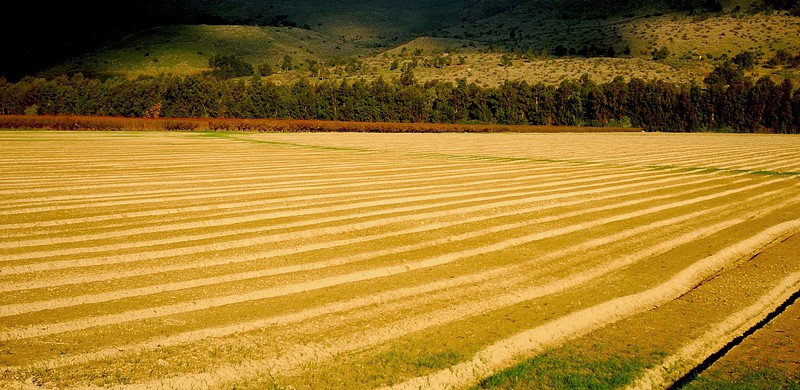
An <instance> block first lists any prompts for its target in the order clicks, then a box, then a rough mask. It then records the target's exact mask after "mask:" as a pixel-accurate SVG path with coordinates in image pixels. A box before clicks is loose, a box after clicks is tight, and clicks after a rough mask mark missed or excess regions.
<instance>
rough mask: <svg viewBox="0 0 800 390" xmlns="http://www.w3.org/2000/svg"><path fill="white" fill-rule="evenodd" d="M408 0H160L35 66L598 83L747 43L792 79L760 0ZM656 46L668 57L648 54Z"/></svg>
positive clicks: (775, 27)
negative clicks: (129, 23)
mask: <svg viewBox="0 0 800 390" xmlns="http://www.w3.org/2000/svg"><path fill="white" fill-rule="evenodd" d="M417 3H418V4H417V6H416V7H409V6H408V1H404V2H401V1H397V0H384V1H377V2H375V1H363V0H362V1H357V2H355V3H352V2H348V4H347V5H343V4H342V3H341V2H335V1H329V0H324V1H311V0H302V1H295V2H290V3H287V2H279V1H269V0H267V1H259V2H254V1H242V0H219V1H197V2H188V1H179V0H172V1H167V2H162V3H160V5H158V7H161V8H158V9H159V10H161V11H163V10H165V9H166V10H167V12H166V13H162V14H161V15H162V16H161V18H162V20H161V21H162V22H165V23H168V22H171V21H174V22H180V23H176V24H166V25H159V26H145V25H139V26H137V28H136V29H135V30H132V31H129V32H128V33H127V34H125V35H124V36H121V37H115V36H114V35H113V34H110V35H109V36H110V37H114V38H113V39H110V40H109V41H106V42H104V43H103V44H102V45H99V44H98V45H97V46H96V47H94V48H93V49H92V50H88V51H85V52H84V53H79V52H78V51H76V54H75V55H71V56H67V58H66V59H62V60H59V61H55V62H54V63H53V64H52V65H49V66H47V67H46V69H40V70H37V71H36V74H38V75H42V76H45V77H49V76H53V75H57V74H61V73H67V74H70V73H75V72H81V73H84V74H86V75H91V76H96V77H102V78H105V77H112V76H114V77H123V78H126V77H127V78H130V77H137V76H140V75H154V74H158V73H175V74H191V73H198V72H202V71H205V70H209V59H210V58H211V57H212V56H214V55H217V54H219V55H233V56H237V57H239V58H241V59H242V60H244V61H246V62H248V63H250V64H252V65H254V67H255V68H256V69H258V67H259V65H263V64H268V65H269V68H271V72H269V73H272V74H267V76H268V78H269V79H271V80H273V81H275V82H278V83H283V82H289V81H292V80H295V79H297V78H298V77H308V78H311V79H314V78H320V79H330V78H337V79H339V78H345V77H347V78H364V79H368V80H371V79H375V78H377V77H384V78H387V79H391V78H396V77H399V76H400V74H401V72H402V70H403V69H406V68H409V67H413V72H414V75H415V77H416V78H417V79H418V80H420V81H427V80H432V79H440V80H451V81H454V80H456V79H462V78H463V79H467V80H468V81H470V82H471V81H475V82H478V83H479V84H484V85H487V86H488V85H497V84H499V83H501V82H503V81H504V80H517V79H520V80H526V81H528V82H529V83H536V82H545V83H559V82H560V81H562V80H563V79H565V78H578V77H580V76H581V75H582V74H584V73H588V74H589V75H590V76H591V77H592V78H593V79H595V80H597V81H606V80H611V79H613V78H614V77H618V76H620V77H623V78H626V79H630V78H632V77H639V78H645V79H659V80H665V81H671V82H689V81H695V82H701V81H702V79H703V78H704V77H705V76H706V75H707V74H708V73H709V72H710V70H711V69H713V68H714V67H715V66H716V65H718V64H720V63H722V62H724V61H726V60H728V59H731V58H734V57H735V56H737V55H739V54H741V53H743V52H749V53H751V54H752V58H753V59H754V62H755V67H753V68H752V69H750V70H749V71H750V73H751V74H754V75H758V76H763V75H774V76H776V77H789V78H792V79H795V80H800V71H799V70H798V68H797V67H794V68H792V67H789V66H785V65H784V64H780V63H778V64H774V63H773V64H768V62H769V61H770V60H771V59H773V58H774V57H775V56H776V53H778V51H779V50H782V51H783V52H782V54H786V53H788V54H790V55H792V56H796V55H798V54H800V17H798V16H795V15H794V14H796V13H797V12H794V14H793V13H792V12H791V11H787V10H775V9H774V6H771V5H765V4H763V3H760V2H753V1H739V0H736V1H733V0H729V1H723V2H721V3H720V2H715V1H706V2H697V1H689V0H666V1H657V0H652V1H645V2H634V1H618V2H613V3H606V2H597V1H587V0H533V1H522V0H486V1H479V0H462V1H455V2H452V1H451V2H446V1H439V0H427V1H418V2H417ZM784 3H786V4H784V5H783V6H782V7H783V8H790V6H791V5H792V4H790V3H791V2H788V3H787V2H784ZM715 4H716V5H715ZM787 4H788V5H787ZM717 6H718V8H715V7H717ZM142 7H144V6H142ZM137 9H141V7H140V8H137ZM169 15H173V16H172V17H170V16H169ZM178 15H179V16H178ZM153 23H155V22H153ZM657 51H661V53H665V54H666V55H665V56H662V57H661V58H657V59H654V53H655V52H657ZM287 58H288V59H289V60H290V62H291V66H286V61H287Z"/></svg>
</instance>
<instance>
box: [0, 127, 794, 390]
mask: <svg viewBox="0 0 800 390" xmlns="http://www.w3.org/2000/svg"><path fill="white" fill-rule="evenodd" d="M0 145H2V148H0V194H2V195H3V197H4V200H5V202H4V203H3V204H2V205H0V235H2V236H3V237H6V239H4V240H3V242H2V243H0V290H2V292H3V294H2V295H0V351H2V352H4V353H3V354H0V360H1V361H2V365H4V366H6V368H5V369H4V370H3V371H2V376H0V379H2V380H4V381H5V382H4V383H5V384H8V385H9V386H12V387H13V386H24V385H25V384H26V383H27V384H28V385H37V384H41V385H53V386H58V387H82V386H88V385H97V386H117V385H118V386H123V387H129V386H130V387H154V388H157V387H176V388H189V387H192V386H194V387H198V386H199V387H212V388H217V387H229V386H231V385H233V384H236V385H237V386H244V387H248V386H252V387H259V386H261V385H263V384H264V382H273V381H274V382H275V383H277V384H291V385H292V386H294V387H297V388H302V387H320V386H325V387H352V386H358V387H383V386H391V385H397V384H400V385H401V387H418V386H423V387H435V388H439V387H442V388H447V387H458V386H463V385H469V384H472V383H474V382H475V381H476V380H478V379H480V378H482V377H485V376H486V375H489V374H491V373H493V372H495V371H497V370H499V369H502V368H504V367H507V366H509V365H511V364H514V362H516V361H518V360H519V359H520V358H524V357H526V356H531V355H532V354H536V353H539V352H541V351H542V350H544V349H545V348H550V347H557V346H559V345H562V344H563V343H568V342H570V340H576V339H580V338H582V337H583V338H585V337H588V336H587V335H590V334H591V333H592V332H594V331H598V330H601V329H604V328H606V327H607V326H608V325H610V324H614V323H622V322H624V321H626V320H629V319H634V318H639V317H640V316H642V315H645V314H646V313H647V312H648V311H649V310H651V309H652V308H653V307H661V306H664V305H667V304H670V303H671V302H673V301H675V300H676V299H679V297H682V296H684V295H685V294H686V293H687V292H689V291H693V290H694V289H696V286H697V285H699V284H703V283H704V282H705V281H707V280H709V279H713V278H715V277H718V276H719V275H722V274H726V273H727V272H729V270H731V269H736V268H737V267H739V266H740V265H741V264H744V263H745V262H747V260H748V259H749V258H750V257H752V255H754V254H757V253H759V252H760V251H762V250H763V249H764V248H765V247H767V246H768V245H770V244H773V243H775V242H779V241H780V240H782V239H784V238H786V237H789V236H792V235H794V234H797V233H798V232H800V222H798V221H800V207H798V204H800V181H799V178H800V173H798V171H800V139H799V138H797V137H783V136H759V135H754V136H744V135H687V134H683V135H678V134H674V135H673V134H645V133H642V134H490V135H487V134H230V135H228V134H193V133H77V132H76V133H59V132H0ZM781 272H782V273H778V274H774V275H772V274H771V279H767V280H768V281H763V284H764V286H763V290H759V291H761V292H759V293H758V294H761V295H758V296H750V297H747V298H746V299H745V298H742V299H740V301H741V302H740V304H738V305H731V306H730V308H729V309H726V310H728V311H727V312H721V313H720V314H719V320H711V319H710V320H709V323H707V324H705V325H703V326H718V325H719V326H722V325H724V326H722V328H720V329H723V330H720V332H722V333H720V334H724V335H725V337H723V338H728V337H733V336H731V335H734V334H735V333H736V332H738V331H739V328H740V327H742V326H745V325H746V324H747V323H749V321H752V320H753V319H757V318H758V317H759V316H762V313H763V312H764V311H766V312H769V310H770V307H772V306H775V305H777V304H779V302H778V301H780V299H781V297H783V296H784V295H785V294H786V293H787V292H789V294H791V293H793V292H794V291H792V289H796V288H797V287H798V282H797V280H796V279H797V277H796V275H797V272H800V259H794V260H793V261H790V262H789V263H788V264H787V265H786V266H785V268H784V269H782V271H781ZM723 298H725V299H738V298H737V297H732V296H725V297H723ZM776 302H778V303H776ZM743 313H744V314H743ZM701 328H702V327H701V326H699V325H698V327H697V329H698V336H697V338H696V339H695V343H696V345H695V346H694V347H692V344H691V343H687V344H682V345H675V346H674V347H673V350H670V351H668V352H669V353H670V356H674V358H672V359H673V360H675V361H677V359H680V358H685V357H686V356H694V355H692V354H693V353H694V352H696V351H703V352H702V353H700V354H699V355H698V356H701V355H703V354H707V351H706V350H708V351H710V350H713V349H714V346H713V345H711V344H709V342H707V341H704V340H711V339H719V335H717V334H712V333H708V332H710V331H701ZM724 329H728V330H724ZM703 332H705V333H703ZM712 336H713V337H712ZM439 357H443V358H439ZM695 358H696V357H695ZM387 359H388V360H387ZM387 361H388V362H390V363H391V364H387ZM671 362H672V360H665V362H663V366H664V367H668V366H671V365H674V364H673V363H671ZM659 372H660V373H659ZM641 374H642V375H645V372H642V373H641ZM647 378H648V379H642V381H645V380H646V381H648V382H647V383H650V384H655V385H656V387H658V385H659V384H663V383H669V381H670V380H674V378H672V377H671V376H669V377H667V376H665V375H664V373H663V372H661V371H658V369H657V368H655V367H654V368H653V369H652V370H651V371H649V374H648V376H647ZM643 383H645V382H641V383H640V384H643Z"/></svg>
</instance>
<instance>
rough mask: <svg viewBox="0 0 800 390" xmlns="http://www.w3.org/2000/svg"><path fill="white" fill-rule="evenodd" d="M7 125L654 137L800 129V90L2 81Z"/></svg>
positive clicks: (750, 85)
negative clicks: (326, 125)
mask: <svg viewBox="0 0 800 390" xmlns="http://www.w3.org/2000/svg"><path fill="white" fill-rule="evenodd" d="M0 114H5V115H10V114H15V115H20V114H28V115H100V116H119V117H146V118H157V117H176V118H187V117H192V118H289V119H318V120H338V121H360V122H361V121H363V122H427V123H497V124H530V125H562V126H612V127H641V128H644V129H646V130H648V131H669V132H692V131H726V132H772V133H797V132H798V130H800V90H794V89H793V85H792V83H791V82H790V81H789V80H783V82H780V83H776V82H774V81H772V80H771V79H770V78H766V77H765V78H759V79H756V80H754V79H751V78H749V77H745V76H744V73H743V70H742V69H741V67H739V66H738V65H736V64H734V63H725V64H724V65H721V66H719V67H717V68H716V69H714V71H713V72H712V73H711V74H710V75H709V76H708V77H707V78H706V79H705V81H704V83H703V84H702V85H698V84H688V85H675V84H670V83H667V82H663V81H647V80H641V79H632V80H629V81H626V80H624V79H622V78H617V79H615V80H613V81H611V82H607V83H596V82H594V81H593V80H592V79H591V78H590V77H589V76H588V75H584V76H583V77H582V78H580V79H579V80H565V81H563V82H562V83H561V84H560V85H556V86H554V85H545V84H536V85H530V84H528V83H526V82H524V81H523V82H517V81H507V82H505V83H503V84H501V85H499V86H497V87H482V86H479V85H476V84H474V83H470V84H467V82H466V81H465V80H459V81H458V82H456V83H450V82H440V81H432V82H426V83H420V82H418V81H417V80H415V78H414V75H413V71H412V70H411V69H408V70H407V71H405V72H404V73H403V74H402V76H401V77H399V78H397V79H393V80H389V81H387V80H384V79H377V80H376V81H372V82H367V81H363V80H354V81H347V80H341V81H324V82H320V81H318V80H308V79H299V80H297V81H295V82H293V83H290V84H281V85H278V84H274V83H272V82H268V81H264V80H262V79H261V78H260V77H259V76H258V75H256V76H252V77H246V78H232V79H224V78H219V77H215V76H214V75H213V74H204V75H190V76H173V75H162V76H157V77H140V78H137V79H134V80H123V79H113V78H112V79H107V80H97V79H91V78H86V77H84V76H82V75H81V74H76V75H73V76H71V77H69V76H60V77H56V78H52V79H43V78H34V77H25V78H23V79H21V80H20V81H18V82H16V83H11V82H8V81H7V80H5V79H0Z"/></svg>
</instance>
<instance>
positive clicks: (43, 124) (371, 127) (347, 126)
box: [0, 115, 643, 133]
mask: <svg viewBox="0 0 800 390" xmlns="http://www.w3.org/2000/svg"><path fill="white" fill-rule="evenodd" d="M0 129H18V130H59V131H98V130H112V131H201V132H202V131H212V132H213V131H235V132H276V133H313V132H355V133H620V132H626V133H636V132H642V131H643V129H642V128H639V127H591V126H535V125H500V124H450V123H397V122H345V121H323V120H297V119H240V118H125V117H105V116H74V115H64V116H62V115H55V116H51V115H0Z"/></svg>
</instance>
